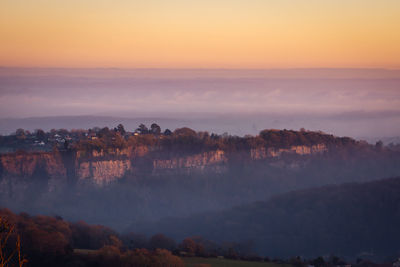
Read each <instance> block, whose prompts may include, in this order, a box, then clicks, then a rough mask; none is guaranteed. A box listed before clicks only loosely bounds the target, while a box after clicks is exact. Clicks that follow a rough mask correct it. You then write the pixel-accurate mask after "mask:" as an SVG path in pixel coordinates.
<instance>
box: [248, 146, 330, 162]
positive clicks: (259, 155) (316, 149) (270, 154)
mask: <svg viewBox="0 0 400 267" xmlns="http://www.w3.org/2000/svg"><path fill="white" fill-rule="evenodd" d="M325 151H328V148H327V147H326V145H325V144H316V145H312V146H291V147H290V148H267V149H266V148H265V147H259V148H252V149H251V150H250V157H251V159H252V160H261V159H266V158H276V157H280V156H281V155H282V154H284V153H289V154H297V155H311V154H319V153H323V152H325Z"/></svg>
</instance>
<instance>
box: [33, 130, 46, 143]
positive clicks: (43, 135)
mask: <svg viewBox="0 0 400 267" xmlns="http://www.w3.org/2000/svg"><path fill="white" fill-rule="evenodd" d="M35 135H36V139H38V140H40V141H44V140H45V139H46V133H45V132H44V131H43V130H42V129H37V130H36V131H35Z"/></svg>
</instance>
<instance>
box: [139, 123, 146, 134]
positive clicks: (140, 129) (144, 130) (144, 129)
mask: <svg viewBox="0 0 400 267" xmlns="http://www.w3.org/2000/svg"><path fill="white" fill-rule="evenodd" d="M136 131H137V132H138V133H140V134H148V133H149V129H148V128H147V127H146V125H144V124H143V123H141V124H140V125H139V127H138V128H137V129H136Z"/></svg>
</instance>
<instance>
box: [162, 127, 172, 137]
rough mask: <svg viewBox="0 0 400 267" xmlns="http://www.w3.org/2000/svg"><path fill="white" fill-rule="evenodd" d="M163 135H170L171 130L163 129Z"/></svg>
mask: <svg viewBox="0 0 400 267" xmlns="http://www.w3.org/2000/svg"><path fill="white" fill-rule="evenodd" d="M164 135H166V136H169V135H172V132H171V130H170V129H165V131H164Z"/></svg>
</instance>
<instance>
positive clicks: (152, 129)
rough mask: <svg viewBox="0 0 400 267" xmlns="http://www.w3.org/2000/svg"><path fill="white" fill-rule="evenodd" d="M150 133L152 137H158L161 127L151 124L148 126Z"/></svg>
mask: <svg viewBox="0 0 400 267" xmlns="http://www.w3.org/2000/svg"><path fill="white" fill-rule="evenodd" d="M150 132H151V133H152V134H154V135H160V134H161V127H160V126H158V124H156V123H153V124H152V125H151V126H150Z"/></svg>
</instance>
